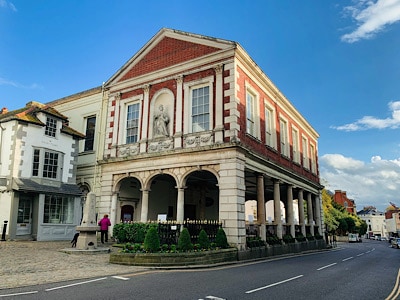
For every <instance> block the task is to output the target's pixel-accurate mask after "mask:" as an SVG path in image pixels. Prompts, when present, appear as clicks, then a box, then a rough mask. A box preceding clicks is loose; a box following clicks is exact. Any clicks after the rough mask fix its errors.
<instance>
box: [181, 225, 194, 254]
mask: <svg viewBox="0 0 400 300" xmlns="http://www.w3.org/2000/svg"><path fill="white" fill-rule="evenodd" d="M178 249H179V250H180V251H190V250H193V244H192V242H191V240H190V234H189V230H188V229H187V228H183V230H182V232H181V234H180V235H179V240H178Z"/></svg>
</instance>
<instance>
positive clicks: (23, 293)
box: [0, 291, 38, 298]
mask: <svg viewBox="0 0 400 300" xmlns="http://www.w3.org/2000/svg"><path fill="white" fill-rule="evenodd" d="M37 292H38V291H32V292H22V293H15V294H5V295H0V298H1V297H14V296H21V295H29V294H36V293H37Z"/></svg>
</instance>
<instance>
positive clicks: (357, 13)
mask: <svg viewBox="0 0 400 300" xmlns="http://www.w3.org/2000/svg"><path fill="white" fill-rule="evenodd" d="M345 12H347V13H349V14H350V15H351V17H352V18H353V20H354V21H355V22H356V23H357V28H356V29H355V30H354V31H353V32H351V33H347V34H345V35H343V36H342V37H341V40H342V41H344V42H347V43H354V42H357V41H359V40H361V39H369V38H372V37H374V36H375V35H376V34H377V33H379V32H380V31H382V30H384V29H385V28H386V27H387V26H388V25H391V24H393V23H396V22H398V21H400V0H377V1H369V0H357V1H355V5H353V6H347V7H345Z"/></svg>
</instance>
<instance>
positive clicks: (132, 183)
mask: <svg viewBox="0 0 400 300" xmlns="http://www.w3.org/2000/svg"><path fill="white" fill-rule="evenodd" d="M141 190H142V183H141V180H140V178H138V177H135V176H122V177H120V178H118V181H117V182H116V183H115V185H114V192H115V194H116V197H117V200H116V202H117V203H116V211H115V214H116V215H115V218H116V220H120V221H122V222H123V221H124V216H123V213H124V212H123V209H122V208H123V207H124V206H125V207H128V206H130V207H132V216H131V220H130V221H140V213H139V212H138V211H137V209H136V208H137V206H138V204H139V203H140V202H141V198H142V192H141Z"/></svg>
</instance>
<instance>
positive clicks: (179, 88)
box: [174, 76, 183, 149]
mask: <svg viewBox="0 0 400 300" xmlns="http://www.w3.org/2000/svg"><path fill="white" fill-rule="evenodd" d="M182 104H183V76H178V77H177V78H176V112H175V115H176V122H175V124H176V125H175V134H174V148H175V149H177V148H182Z"/></svg>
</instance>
